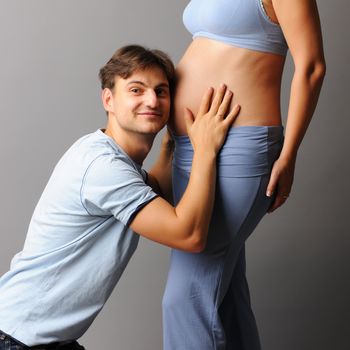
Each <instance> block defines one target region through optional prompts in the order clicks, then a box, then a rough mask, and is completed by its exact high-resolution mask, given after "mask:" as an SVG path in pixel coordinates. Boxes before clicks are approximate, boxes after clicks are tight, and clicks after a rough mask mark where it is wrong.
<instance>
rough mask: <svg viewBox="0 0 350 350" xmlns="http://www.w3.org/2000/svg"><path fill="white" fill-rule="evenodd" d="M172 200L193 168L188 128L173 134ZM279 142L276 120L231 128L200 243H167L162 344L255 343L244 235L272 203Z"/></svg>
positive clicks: (180, 347) (179, 348) (210, 347)
mask: <svg viewBox="0 0 350 350" xmlns="http://www.w3.org/2000/svg"><path fill="white" fill-rule="evenodd" d="M174 138H175V152H174V161H173V191H174V198H175V202H176V203H177V202H178V201H179V200H180V199H181V196H182V194H183V193H184V191H185V189H186V186H187V183H188V180H189V176H190V171H191V163H192V157H193V149H192V146H191V142H190V140H189V138H188V137H187V136H174ZM282 143H283V127H282V126H241V127H235V128H231V130H230V131H229V133H228V135H227V139H226V141H225V144H224V146H223V148H222V150H221V151H220V153H219V155H218V159H217V184H216V195H215V205H214V211H213V216H212V220H211V224H210V227H209V234H208V240H207V246H206V249H205V250H204V251H203V252H202V253H187V252H183V251H180V250H175V249H174V250H172V253H171V260H170V269H169V275H168V281H167V285H166V288H165V293H164V297H163V329H164V350H260V349H261V346H260V341H259V335H258V331H257V327H256V322H255V318H254V314H253V312H252V309H251V304H250V295H249V289H248V283H247V279H246V266H245V247H244V244H245V240H246V239H247V238H248V237H249V235H250V234H251V233H252V232H253V230H254V229H255V227H256V226H257V224H258V223H259V221H260V220H261V218H262V217H263V216H264V215H265V213H266V211H267V209H268V208H269V206H270V204H271V198H268V197H267V196H266V194H265V193H266V188H267V184H268V181H269V177H270V172H271V167H272V165H273V162H274V161H275V160H276V159H277V157H278V156H279V153H280V151H281V147H282Z"/></svg>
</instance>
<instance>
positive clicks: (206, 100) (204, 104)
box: [197, 87, 214, 116]
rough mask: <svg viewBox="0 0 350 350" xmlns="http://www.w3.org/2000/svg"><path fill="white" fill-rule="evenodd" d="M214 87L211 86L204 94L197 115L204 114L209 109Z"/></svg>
mask: <svg viewBox="0 0 350 350" xmlns="http://www.w3.org/2000/svg"><path fill="white" fill-rule="evenodd" d="M213 92H214V89H213V88H212V87H209V88H208V89H207V90H206V91H205V93H204V94H203V97H202V101H201V104H200V106H199V111H198V115H197V116H202V115H204V114H206V113H207V112H208V111H209V108H210V102H211V99H212V96H213Z"/></svg>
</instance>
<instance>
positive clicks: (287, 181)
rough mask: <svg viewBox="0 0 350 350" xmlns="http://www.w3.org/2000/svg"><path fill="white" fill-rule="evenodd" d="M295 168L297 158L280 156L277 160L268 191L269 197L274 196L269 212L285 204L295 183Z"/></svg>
mask: <svg viewBox="0 0 350 350" xmlns="http://www.w3.org/2000/svg"><path fill="white" fill-rule="evenodd" d="M294 169H295V159H292V160H287V159H284V158H281V157H280V158H279V159H277V160H276V161H275V163H274V165H273V167H272V171H271V176H270V181H269V184H268V186H267V191H266V195H267V196H268V197H272V196H274V200H273V202H272V204H271V206H270V208H269V210H268V213H272V212H273V211H275V210H276V209H277V208H278V207H280V206H281V205H283V204H284V202H285V201H286V200H287V198H288V197H289V194H290V191H291V188H292V184H293V178H294Z"/></svg>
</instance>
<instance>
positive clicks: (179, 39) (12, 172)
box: [0, 0, 350, 350]
mask: <svg viewBox="0 0 350 350" xmlns="http://www.w3.org/2000/svg"><path fill="white" fill-rule="evenodd" d="M186 4H187V0H176V1H170V0H168V1H167V0H165V1H164V0H149V1H117V0H99V1H83V0H74V1H72V0H60V1H58V0H57V1H53V0H11V1H1V2H0V6H1V7H0V49H1V51H0V52H1V54H0V60H1V64H0V122H1V137H0V157H1V158H0V165H1V172H0V179H1V181H0V191H1V201H0V215H1V216H0V218H1V219H0V237H1V241H0V274H3V273H5V272H6V271H7V270H8V268H9V263H10V259H11V258H12V256H13V255H14V254H15V253H16V252H18V251H20V250H21V248H22V246H23V242H24V238H25V234H26V230H27V226H28V223H29V220H30V217H31V215H32V212H33V210H34V207H35V205H36V202H37V201H38V199H39V197H40V194H41V192H42V190H43V189H44V186H45V184H46V182H47V180H48V178H49V176H50V173H51V171H52V169H53V167H54V165H55V164H56V162H57V161H58V159H59V158H60V156H61V155H62V154H63V152H64V151H65V150H66V149H67V148H68V147H69V146H70V145H71V144H72V143H73V142H74V141H75V140H76V139H77V138H79V137H80V136H81V135H83V134H86V133H89V132H91V131H94V130H96V129H97V128H99V127H102V126H103V125H104V124H105V121H106V117H105V114H104V111H103V109H102V107H101V103H100V88H99V83H98V79H97V73H98V70H99V68H100V67H101V66H102V65H103V64H104V63H105V62H106V61H107V59H108V58H109V57H110V56H111V55H112V53H113V52H114V51H115V49H116V48H117V47H119V46H122V45H124V44H127V43H140V44H143V45H146V46H149V47H153V48H154V47H156V48H161V49H163V50H165V51H166V52H168V53H169V54H170V55H171V57H172V58H173V59H174V61H175V62H177V61H178V60H179V59H180V57H181V55H182V54H183V52H184V50H185V48H186V46H187V45H188V43H189V42H190V40H191V38H190V35H189V34H188V33H187V32H186V30H185V28H184V27H183V24H182V19H181V18H182V11H183V8H184V7H185V6H186ZM318 5H319V10H320V15H321V20H322V25H323V35H324V43H325V51H326V59H327V64H328V71H327V76H326V80H325V83H324V88H323V91H322V94H321V98H320V102H319V104H318V108H317V111H316V114H315V117H314V119H313V121H312V124H311V127H310V129H309V131H308V133H307V137H306V139H305V140H304V142H303V145H302V147H301V151H300V152H299V158H298V163H297V170H296V178H295V183H294V191H293V193H292V195H291V197H290V199H289V200H288V202H287V204H286V205H285V206H284V207H283V208H281V209H280V210H278V212H276V213H274V214H271V215H268V216H266V218H265V219H264V220H263V222H262V223H261V224H260V225H259V227H258V228H257V230H256V232H255V233H254V235H253V236H252V237H251V238H250V240H249V241H248V244H247V249H248V253H247V259H248V277H249V281H250V286H251V296H252V302H253V305H254V309H255V312H256V317H257V321H258V325H259V328H260V333H261V339H262V344H263V349H265V350H313V349H315V350H316V349H317V350H330V349H337V350H346V349H349V348H350V336H349V334H350V332H349V330H350V329H349V328H350V327H349V325H350V301H349V295H350V282H349V263H350V259H349V248H350V247H349V237H348V236H349V228H348V227H347V221H348V219H349V215H350V211H349V198H350V190H349V178H350V174H349V154H348V153H349V150H350V141H349V140H350V137H349V130H350V116H349V109H348V100H349V97H348V94H349V89H348V86H349V80H350V79H349V78H350V77H349V69H348V62H349V61H350V46H349V44H348V39H349V32H348V24H347V19H348V14H349V11H350V4H349V2H346V1H344V0H333V1H327V0H319V1H318ZM292 69H293V64H292V61H291V60H290V57H289V58H288V61H287V65H286V70H285V75H284V82H283V95H282V102H283V103H282V104H283V112H284V115H285V114H286V113H285V112H286V108H287V101H288V93H289V82H290V79H291V74H292ZM158 144H159V138H158V139H157V141H156V143H155V147H154V150H153V151H152V153H151V154H150V156H149V157H148V158H147V160H146V162H145V167H146V168H149V166H150V165H151V164H152V162H153V160H154V159H155V157H156V154H157V151H156V149H157V146H158ZM101 256H103V252H101ZM168 256H169V249H167V248H165V247H161V246H158V245H156V244H154V243H152V242H148V241H146V240H143V239H142V240H141V241H140V244H139V248H138V250H137V252H136V254H135V255H134V257H133V258H132V261H131V262H130V264H129V266H128V267H127V269H126V273H125V274H124V275H123V277H122V279H121V281H120V283H119V284H118V286H117V288H116V289H115V291H114V293H113V294H112V296H111V298H110V299H109V301H108V302H107V304H106V306H105V308H104V309H103V311H102V312H101V314H100V315H99V316H98V317H97V319H96V320H95V322H94V324H93V325H92V326H91V327H90V329H89V330H88V332H87V333H86V334H85V335H84V336H83V337H82V338H81V342H82V343H83V345H85V346H86V348H87V349H89V350H99V349H121V350H160V349H161V348H162V327H161V298H162V292H163V288H164V285H165V280H166V275H167V268H168ZM13 297H14V298H16V296H15V295H14V296H13ZM0 317H1V315H0ZM184 350H186V349H184ZM198 350H200V349H198Z"/></svg>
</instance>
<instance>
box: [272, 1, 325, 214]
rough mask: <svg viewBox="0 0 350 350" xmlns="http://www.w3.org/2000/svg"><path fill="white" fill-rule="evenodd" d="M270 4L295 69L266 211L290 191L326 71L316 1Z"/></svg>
mask: <svg viewBox="0 0 350 350" xmlns="http://www.w3.org/2000/svg"><path fill="white" fill-rule="evenodd" d="M272 3H273V7H274V10H275V13H276V16H277V18H278V21H279V23H280V25H281V28H282V30H283V33H284V35H285V38H286V40H287V43H288V46H289V49H290V52H291V55H292V58H293V61H294V65H295V71H294V76H293V80H292V84H291V91H290V100H289V108H288V116H287V125H286V131H285V141H284V145H283V148H282V151H281V154H280V157H279V158H278V160H277V161H276V162H275V164H274V166H273V169H272V173H271V178H270V182H269V185H268V189H267V195H268V196H271V195H272V194H275V196H276V197H275V200H274V202H273V204H272V206H271V208H270V210H269V212H272V211H274V210H275V209H277V208H278V207H279V206H281V205H282V204H283V203H284V202H285V201H286V199H287V197H288V195H289V193H290V190H291V187H292V183H293V176H294V167H295V161H296V156H297V153H298V149H299V146H300V144H301V141H302V139H303V137H304V135H305V133H306V129H307V127H308V125H309V123H310V121H311V118H312V115H313V112H314V110H315V108H316V104H317V100H318V97H319V94H320V90H321V86H322V82H323V78H324V75H325V71H326V65H325V59H324V53H323V45H322V33H321V26H320V19H319V15H318V10H317V5H316V1H315V0H294V1H285V0H272Z"/></svg>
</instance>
